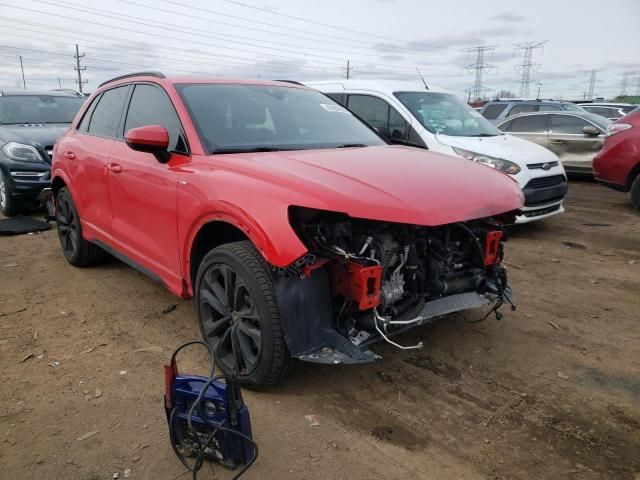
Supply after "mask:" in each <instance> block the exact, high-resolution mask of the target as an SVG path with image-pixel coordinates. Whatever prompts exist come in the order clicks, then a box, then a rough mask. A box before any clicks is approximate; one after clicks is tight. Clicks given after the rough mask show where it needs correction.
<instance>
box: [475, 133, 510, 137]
mask: <svg viewBox="0 0 640 480" xmlns="http://www.w3.org/2000/svg"><path fill="white" fill-rule="evenodd" d="M498 135H503V134H502V133H478V134H477V135H469V136H470V137H497V136H498Z"/></svg>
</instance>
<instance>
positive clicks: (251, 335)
mask: <svg viewBox="0 0 640 480" xmlns="http://www.w3.org/2000/svg"><path fill="white" fill-rule="evenodd" d="M199 298H200V315H201V322H202V329H203V333H204V336H205V340H206V341H208V342H209V343H210V344H211V345H213V347H214V349H215V350H216V352H217V358H218V360H219V361H220V362H222V364H223V365H222V366H223V367H224V369H225V370H227V371H229V372H236V373H238V374H241V375H248V374H250V373H251V372H252V371H253V370H255V368H256V367H257V365H258V362H259V360H260V354H261V351H262V331H261V325H260V317H259V315H258V310H257V307H256V304H255V302H254V300H253V299H252V297H251V295H250V293H249V290H248V289H247V286H246V284H245V283H244V281H243V279H242V277H241V276H240V275H239V274H238V272H236V271H235V270H234V269H233V268H232V267H230V266H229V265H225V264H221V263H219V264H213V265H211V267H210V268H209V270H208V271H207V272H205V274H204V276H203V278H202V282H201V283H200V287H199Z"/></svg>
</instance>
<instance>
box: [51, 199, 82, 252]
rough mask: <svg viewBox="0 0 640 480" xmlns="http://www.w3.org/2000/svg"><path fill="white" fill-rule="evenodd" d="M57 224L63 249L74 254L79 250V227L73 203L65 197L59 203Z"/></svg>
mask: <svg viewBox="0 0 640 480" xmlns="http://www.w3.org/2000/svg"><path fill="white" fill-rule="evenodd" d="M56 223H57V225H58V235H59V236H60V244H61V245H62V249H63V250H64V251H65V252H66V253H69V254H74V253H75V252H76V251H77V249H78V227H77V225H76V218H75V214H74V212H73V208H72V207H71V202H70V201H69V199H68V198H67V197H66V196H64V195H63V196H61V197H60V200H59V201H58V207H57V208H56Z"/></svg>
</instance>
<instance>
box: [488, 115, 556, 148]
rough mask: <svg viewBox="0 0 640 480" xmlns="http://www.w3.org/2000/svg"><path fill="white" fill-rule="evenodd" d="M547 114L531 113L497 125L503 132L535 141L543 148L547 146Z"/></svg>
mask: <svg viewBox="0 0 640 480" xmlns="http://www.w3.org/2000/svg"><path fill="white" fill-rule="evenodd" d="M548 119H549V116H548V115H546V114H542V113H541V114H531V115H524V116H522V117H515V118H512V119H511V120H508V121H506V122H504V123H503V124H501V125H499V126H498V128H499V129H500V130H502V131H503V132H509V133H511V134H512V135H515V136H517V137H520V138H524V139H526V140H529V141H531V142H534V143H537V144H538V145H541V146H543V147H545V148H548V147H549V138H548V136H547V130H548V129H549V127H548Z"/></svg>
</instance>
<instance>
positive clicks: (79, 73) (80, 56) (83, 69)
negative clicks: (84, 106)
mask: <svg viewBox="0 0 640 480" xmlns="http://www.w3.org/2000/svg"><path fill="white" fill-rule="evenodd" d="M82 57H84V53H83V54H82V55H80V51H79V50H78V44H77V43H76V54H75V55H74V56H73V58H75V59H76V66H75V67H73V69H74V70H75V71H76V72H78V79H77V80H76V83H77V84H78V90H79V91H80V93H82V86H83V85H84V84H85V83H87V81H88V80H82V72H83V71H85V70H86V69H87V67H86V66H85V67H81V66H80V59H81V58H82Z"/></svg>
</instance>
